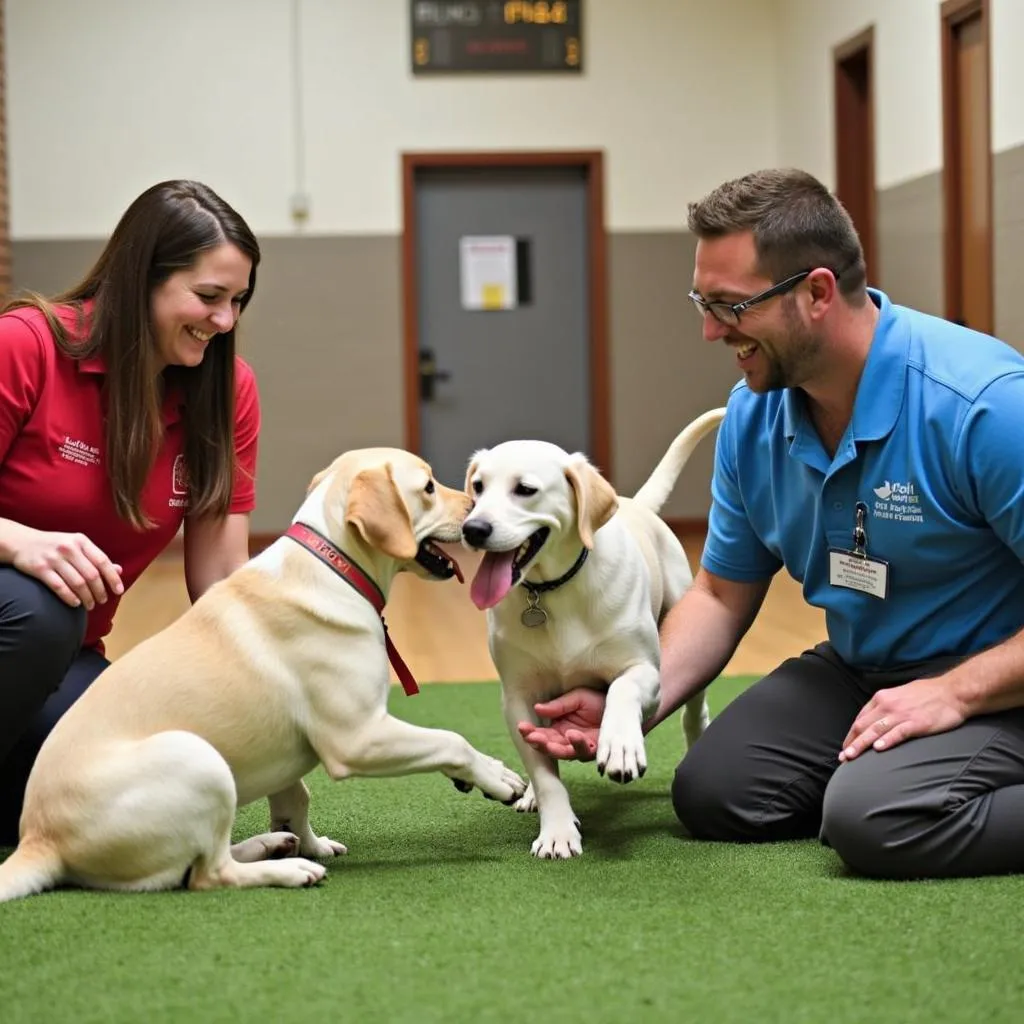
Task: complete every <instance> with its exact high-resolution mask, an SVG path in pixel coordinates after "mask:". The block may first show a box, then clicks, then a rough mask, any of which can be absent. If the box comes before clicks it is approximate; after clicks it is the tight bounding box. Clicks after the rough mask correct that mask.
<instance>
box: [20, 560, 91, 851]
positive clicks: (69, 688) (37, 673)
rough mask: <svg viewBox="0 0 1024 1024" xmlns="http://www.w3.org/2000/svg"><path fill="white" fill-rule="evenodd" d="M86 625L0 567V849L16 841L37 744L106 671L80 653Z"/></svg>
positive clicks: (75, 612)
mask: <svg viewBox="0 0 1024 1024" xmlns="http://www.w3.org/2000/svg"><path fill="white" fill-rule="evenodd" d="M85 618H86V617H85V611H84V610H83V609H82V608H71V607H69V606H68V605H66V604H65V603H64V602H63V601H61V600H60V598H58V597H57V596H56V594H54V593H53V591H52V590H50V589H49V587H46V586H44V585H43V584H42V583H40V582H39V581H38V580H35V579H33V578H32V577H31V576H26V575H24V574H23V573H20V572H18V570H17V569H13V568H11V567H10V566H0V845H4V846H12V845H14V844H15V843H16V842H17V839H18V821H19V819H20V818H21V805H22V800H23V798H24V795H25V785H26V783H27V782H28V776H29V772H30V771H31V770H32V764H33V762H34V761H35V758H36V754H37V753H38V752H39V748H40V747H41V746H42V744H43V740H45V739H46V737H47V736H48V735H49V733H50V730H51V729H52V728H53V727H54V725H56V724H57V720H58V719H59V718H60V717H61V715H63V714H64V712H65V711H67V709H68V708H69V707H71V705H72V704H73V703H74V702H75V701H76V700H77V699H78V698H79V697H80V696H81V695H82V694H83V693H84V692H85V690H86V688H87V687H88V686H89V684H90V683H91V682H92V681H93V680H94V679H95V678H96V676H98V675H99V674H100V672H101V671H102V670H103V669H104V668H106V667H107V665H108V664H109V662H108V661H107V660H106V658H104V657H103V656H102V655H101V654H99V653H97V652H96V651H94V650H82V639H83V637H84V636H85Z"/></svg>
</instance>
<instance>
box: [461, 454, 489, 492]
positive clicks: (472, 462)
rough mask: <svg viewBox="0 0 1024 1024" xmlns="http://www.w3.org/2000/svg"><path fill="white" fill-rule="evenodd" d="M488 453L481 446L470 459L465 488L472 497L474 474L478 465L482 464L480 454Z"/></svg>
mask: <svg viewBox="0 0 1024 1024" xmlns="http://www.w3.org/2000/svg"><path fill="white" fill-rule="evenodd" d="M485 453H486V449H484V448H481V449H480V450H479V451H477V452H473V457H472V458H471V459H470V460H469V468H468V469H467V470H466V482H465V484H464V485H463V490H465V492H466V493H467V494H468V495H469V496H470V497H471V498H472V497H474V495H473V487H472V484H473V474H474V473H475V472H476V467H477V466H478V465H480V456H481V455H484V454H485Z"/></svg>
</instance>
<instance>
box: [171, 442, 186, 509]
mask: <svg viewBox="0 0 1024 1024" xmlns="http://www.w3.org/2000/svg"><path fill="white" fill-rule="evenodd" d="M171 494H172V495H173V497H170V498H168V499H167V506H168V508H188V469H187V468H186V466H185V456H184V455H175V456H174V466H173V467H172V468H171Z"/></svg>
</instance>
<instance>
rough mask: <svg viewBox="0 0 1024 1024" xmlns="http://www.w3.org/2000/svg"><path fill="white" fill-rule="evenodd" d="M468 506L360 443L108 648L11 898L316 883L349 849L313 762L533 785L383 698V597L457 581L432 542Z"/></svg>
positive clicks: (54, 746) (342, 774) (24, 833)
mask: <svg viewBox="0 0 1024 1024" xmlns="http://www.w3.org/2000/svg"><path fill="white" fill-rule="evenodd" d="M470 504H471V502H470V500H469V499H468V498H467V496H466V495H464V494H462V493H460V492H458V491H455V490H452V489H450V488H447V487H443V486H441V485H440V484H439V483H437V482H436V481H435V480H434V479H433V476H432V474H431V470H430V467H429V466H428V465H427V464H426V463H425V462H423V461H422V460H421V459H419V458H417V457H415V456H413V455H411V454H409V453H408V452H404V451H401V450H396V449H364V450H359V451H352V452H348V453H346V454H344V455H342V456H339V457H338V458H337V459H336V460H335V461H334V462H333V463H332V464H331V465H330V466H329V467H328V468H327V469H325V470H323V471H322V472H321V473H319V474H317V476H316V477H314V479H313V482H312V483H311V485H310V489H309V491H308V492H307V497H306V500H305V502H304V503H303V505H302V507H301V508H300V509H299V511H298V513H297V515H296V516H295V520H294V521H293V524H292V526H291V527H290V528H289V531H288V532H287V533H286V535H285V536H283V537H281V538H279V539H278V540H276V541H275V542H274V543H273V544H272V545H271V546H270V547H269V548H268V549H267V550H265V551H264V552H263V553H261V554H260V555H258V556H257V557H255V558H254V559H252V560H251V561H250V562H249V563H248V564H247V565H245V566H243V567H242V568H240V569H238V570H237V571H236V572H235V573H234V574H232V575H231V576H230V577H228V578H227V579H226V580H223V581H222V582H220V583H218V584H217V585H215V586H214V587H211V588H210V590H209V591H207V592H206V593H205V594H204V595H203V596H202V597H201V598H200V599H199V600H198V601H197V602H196V603H195V605H194V606H192V608H191V609H189V610H188V611H187V612H186V613H185V614H184V615H183V616H182V617H181V618H180V619H178V620H177V621H176V622H174V623H173V624H172V625H170V626H169V627H168V628H167V629H165V630H163V631H162V632H160V633H159V634H157V635H155V636H153V637H151V638H150V639H148V640H147V641H145V642H143V643H141V644H139V645H138V646H137V647H135V648H133V649H132V650H131V651H130V652H128V653H127V654H126V655H124V656H123V657H122V658H120V659H118V660H117V661H115V662H114V663H113V665H112V666H111V667H110V668H109V669H107V670H105V671H104V672H103V673H102V674H101V675H100V677H99V678H98V679H97V680H96V682H95V683H94V684H93V685H92V686H91V687H90V689H89V690H88V691H87V692H86V693H85V695H84V696H83V697H82V698H81V699H80V700H79V701H78V703H76V704H75V705H73V706H72V708H71V710H70V711H69V712H68V713H67V714H66V715H65V716H64V718H63V719H61V721H60V722H59V723H58V724H57V727H56V728H55V729H54V730H53V732H52V733H51V735H50V736H49V737H48V739H47V740H46V742H45V743H44V745H43V748H42V750H41V751H40V753H39V757H38V759H37V761H36V764H35V766H34V768H33V770H32V774H31V777H30V779H29V783H28V789H27V792H26V795H25V807H24V811H23V814H22V819H21V842H20V844H19V846H18V848H17V850H16V851H15V852H14V853H13V854H12V855H11V856H10V857H9V858H8V860H7V861H6V862H5V863H4V864H2V865H0V901H3V900H10V899H14V898H17V897H20V896H27V895H30V894H32V893H35V892H39V891H42V890H43V889H47V888H51V887H53V886H55V885H58V884H60V883H62V882H65V883H71V884H75V885H80V886H85V887H91V888H101V889H120V890H154V889H165V888H171V887H176V886H179V885H181V884H182V883H183V881H187V885H188V887H189V888H192V889H212V888H217V887H220V886H239V887H241V886H264V885H273V886H305V885H310V884H313V883H315V882H317V881H319V880H320V879H321V878H323V876H324V874H325V868H324V866H323V865H322V864H320V863H317V862H316V861H314V860H310V859H307V858H328V857H332V856H334V855H336V854H340V853H344V852H346V851H345V847H344V846H342V845H341V844H340V843H337V842H335V841H334V840H331V839H326V838H321V837H319V836H318V835H316V834H315V833H314V832H313V830H312V829H311V828H310V824H309V819H308V814H307V811H308V805H309V793H308V790H307V789H306V786H305V784H304V782H303V776H304V775H306V774H307V773H308V772H309V771H310V770H312V769H313V768H314V767H315V766H316V765H317V763H320V764H323V766H324V768H325V769H326V771H327V772H328V774H329V775H330V776H331V778H333V779H344V778H348V777H351V776H360V775H361V776H395V775H404V774H409V773H412V772H428V771H439V772H442V773H444V774H445V775H447V776H448V777H450V778H451V779H452V781H453V782H454V783H455V784H456V786H457V787H458V788H459V789H462V790H463V791H468V790H469V789H471V788H472V787H474V786H477V787H479V788H480V789H481V790H482V792H483V793H484V794H485V795H486V796H488V797H491V798H493V799H495V800H499V801H501V802H502V803H506V804H509V803H512V802H513V801H515V800H516V799H517V798H519V797H521V796H522V795H523V792H524V790H525V788H526V783H525V782H524V780H522V779H521V778H520V777H519V776H518V775H517V774H516V773H515V772H513V771H511V770H509V769H508V768H506V767H505V766H504V765H503V764H502V763H501V762H500V761H497V760H495V759H493V758H491V757H487V756H485V755H484V754H481V753H480V752H478V751H477V750H475V749H474V748H473V747H472V746H470V744H469V743H468V742H467V741H466V740H465V739H464V738H463V737H462V736H460V735H458V734H456V733H454V732H449V731H445V730H440V729H425V728H419V727H417V726H414V725H410V724H408V723H406V722H403V721H401V720H400V719H397V718H394V717H392V716H391V715H390V714H389V713H388V707H387V704H388V695H389V687H390V681H389V675H388V656H389V654H391V653H393V651H394V649H393V647H392V646H391V644H390V641H389V640H388V639H387V635H386V631H385V629H384V627H383V622H382V619H381V616H380V609H381V608H382V607H383V605H384V600H385V598H386V596H387V593H388V589H389V587H390V586H391V583H392V580H393V579H394V577H395V575H396V574H397V573H398V572H401V571H403V570H412V571H414V572H416V573H417V574H418V575H420V576H424V577H427V578H431V579H448V578H450V577H451V576H452V575H458V576H459V578H460V580H461V572H460V571H459V569H458V566H457V564H456V563H455V562H454V561H453V560H452V559H450V558H449V557H448V556H447V555H446V554H445V553H444V552H443V551H442V550H441V549H440V548H439V547H438V546H437V544H436V543H435V542H445V541H448V542H455V541H458V539H459V536H460V533H459V529H460V526H461V524H462V521H463V519H464V518H465V516H466V512H467V511H468V509H469V507H470ZM402 669H404V664H402V663H401V659H400V658H399V659H397V662H396V671H398V672H399V675H400V677H402V676H403V675H404V674H405V673H403V672H402V671H401V670H402ZM405 672H406V673H407V670H405ZM408 680H409V682H410V685H411V686H414V685H415V684H414V683H412V682H411V676H409V677H408ZM266 796H269V800H270V815H271V822H272V828H273V829H274V830H275V832H273V833H271V834H269V835H266V836H259V837H254V838H252V839H249V840H246V841H245V842H243V843H239V844H238V845H236V846H235V847H232V846H231V844H230V836H231V830H232V825H233V822H234V818H235V811H236V807H238V806H240V805H242V804H247V803H249V802H250V801H253V800H256V799H259V798H262V797H266ZM296 854H298V855H299V856H296ZM268 857H274V858H281V859H267V858H268Z"/></svg>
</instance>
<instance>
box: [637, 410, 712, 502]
mask: <svg viewBox="0 0 1024 1024" xmlns="http://www.w3.org/2000/svg"><path fill="white" fill-rule="evenodd" d="M724 416H725V408H724V407H723V408H720V409H711V410H709V411H708V412H705V413H702V414H701V415H700V416H698V417H697V418H696V419H695V420H694V421H693V422H692V423H689V424H687V426H685V427H684V428H683V429H682V430H681V431H680V433H679V434H678V436H677V437H676V439H675V440H674V441H673V442H672V443H671V444H670V445H669V448H668V451H667V452H665V454H664V455H663V456H662V458H661V462H659V463H658V465H657V466H655V467H654V472H653V473H651V475H650V476H649V477H648V478H647V481H646V483H645V484H644V485H643V486H642V487H641V488H640V490H638V491H637V492H636V494H634V495H633V500H634V501H635V502H637V503H638V504H640V505H646V506H647V508H649V509H650V510H651V511H652V512H659V511H660V510H661V506H662V505H664V504H665V502H666V501H667V500H668V496H669V495H670V494H671V493H672V488H673V487H675V485H676V480H677V479H678V478H679V474H680V473H681V472H682V471H683V466H685V465H686V463H687V461H688V459H689V458H690V456H691V455H692V454H693V450H694V449H695V448H696V447H697V445H698V443H699V442H700V439H701V438H702V437H703V436H704V435H705V434H708V433H710V432H711V431H712V430H714V429H715V427H717V426H718V424H719V423H721V422H722V419H723V418H724Z"/></svg>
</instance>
